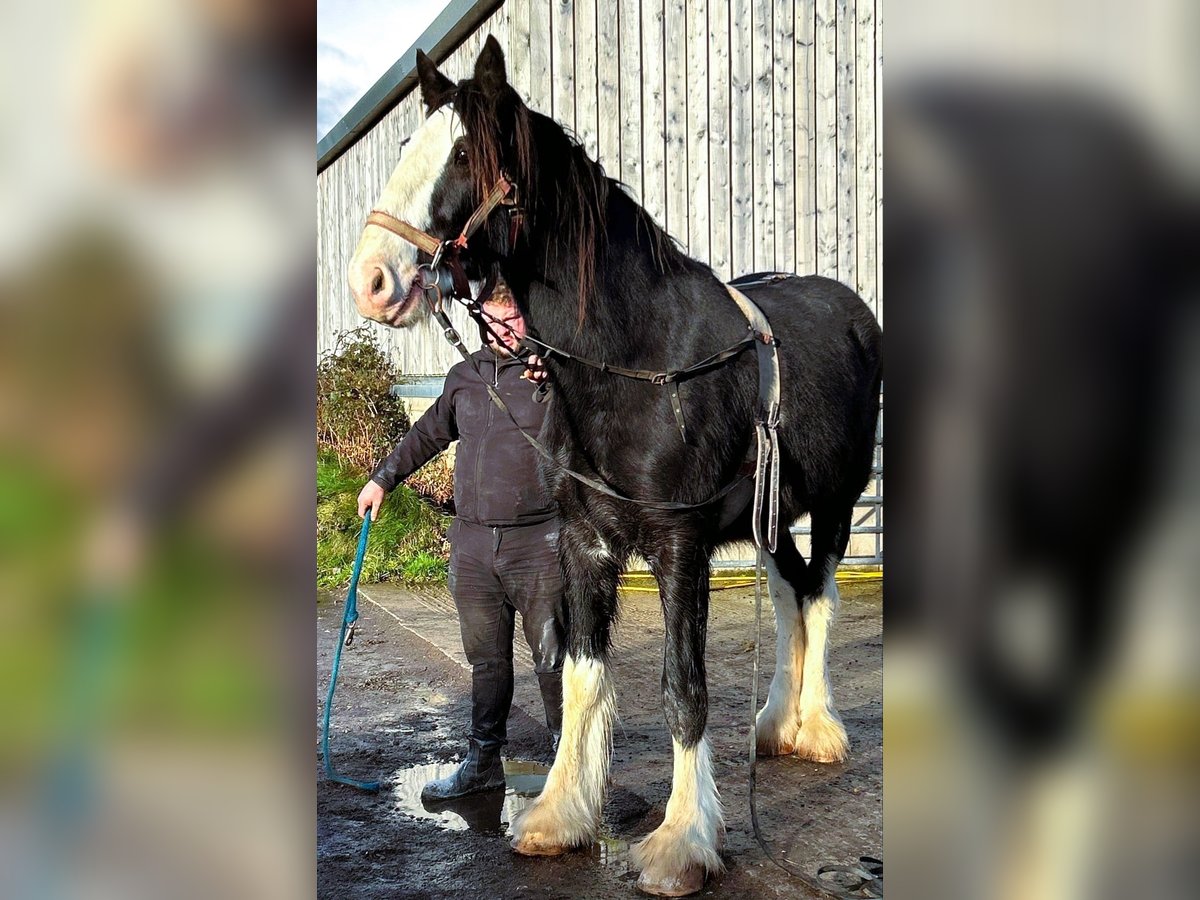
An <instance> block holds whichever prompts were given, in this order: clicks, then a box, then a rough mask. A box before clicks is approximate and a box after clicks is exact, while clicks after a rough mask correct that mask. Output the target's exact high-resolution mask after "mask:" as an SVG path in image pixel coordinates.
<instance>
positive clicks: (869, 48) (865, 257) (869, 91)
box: [854, 0, 878, 310]
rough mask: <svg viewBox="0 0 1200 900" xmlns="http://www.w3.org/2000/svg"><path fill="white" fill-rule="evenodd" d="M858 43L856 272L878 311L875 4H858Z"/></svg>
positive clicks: (861, 0) (868, 1) (861, 288)
mask: <svg viewBox="0 0 1200 900" xmlns="http://www.w3.org/2000/svg"><path fill="white" fill-rule="evenodd" d="M855 13H856V15H857V25H856V31H857V35H858V39H857V41H856V42H855V49H856V51H857V59H856V61H855V79H854V82H855V83H854V87H855V101H854V107H855V111H856V112H855V123H854V124H855V128H856V131H857V133H856V135H855V138H854V144H855V152H856V153H857V179H856V180H857V185H856V188H855V190H856V194H855V202H856V204H857V212H856V214H855V221H856V223H857V230H858V234H857V235H856V240H855V248H856V251H857V253H858V261H857V265H856V271H857V273H858V285H859V293H860V294H862V297H863V299H864V300H866V301H867V304H868V305H869V306H870V307H871V309H872V310H874V309H875V298H876V296H877V294H878V285H877V284H876V282H875V240H876V235H875V229H876V227H877V223H876V221H875V127H876V123H875V0H858V3H857V6H856V9H855Z"/></svg>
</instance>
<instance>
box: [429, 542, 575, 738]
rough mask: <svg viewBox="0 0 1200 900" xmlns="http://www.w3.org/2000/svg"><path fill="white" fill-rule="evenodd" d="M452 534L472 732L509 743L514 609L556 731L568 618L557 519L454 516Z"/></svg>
mask: <svg viewBox="0 0 1200 900" xmlns="http://www.w3.org/2000/svg"><path fill="white" fill-rule="evenodd" d="M450 540H451V550H450V578H449V584H450V593H451V594H452V595H453V596H454V604H455V606H456V607H457V608H458V621H459V626H460V628H461V630H462V642H463V650H464V651H465V652H466V654H467V661H468V662H470V664H471V669H472V673H471V675H472V677H471V737H472V738H473V739H474V740H476V741H478V742H479V743H481V744H483V745H485V746H493V747H498V746H502V745H503V744H504V743H505V742H506V741H507V737H508V713H509V709H510V708H511V707H512V695H513V633H514V629H515V616H516V613H518V612H519V613H520V614H521V621H522V625H523V627H524V631H525V640H526V642H527V643H528V644H529V649H530V650H531V651H533V666H534V671H535V672H536V673H537V676H538V686H539V688H540V689H541V693H542V702H543V704H544V705H545V707H546V724H547V725H548V726H549V728H550V730H551V731H554V732H556V733H557V732H559V731H561V730H562V665H563V657H564V653H565V634H564V624H565V620H564V613H563V609H564V607H563V584H562V574H561V571H560V569H559V564H558V520H557V519H551V520H550V521H548V522H543V523H541V524H538V525H506V526H494V527H493V526H486V525H473V524H471V523H469V522H463V521H461V520H457V519H456V520H455V522H454V524H453V525H452V526H451V529H450Z"/></svg>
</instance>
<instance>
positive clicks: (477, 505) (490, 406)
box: [475, 361, 500, 522]
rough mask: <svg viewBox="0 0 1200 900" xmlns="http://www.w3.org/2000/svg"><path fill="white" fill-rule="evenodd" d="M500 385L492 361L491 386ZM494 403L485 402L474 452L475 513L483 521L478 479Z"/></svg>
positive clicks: (490, 431)
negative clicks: (481, 432)
mask: <svg viewBox="0 0 1200 900" xmlns="http://www.w3.org/2000/svg"><path fill="white" fill-rule="evenodd" d="M499 386H500V367H499V366H498V365H496V363H495V361H493V362H492V387H494V388H497V389H499ZM495 408H496V404H495V403H493V402H492V400H491V398H490V397H489V398H488V402H487V422H486V423H485V424H484V426H483V437H482V439H481V440H480V441H479V450H478V452H477V453H476V454H475V515H477V516H478V517H479V521H481V522H482V521H485V517H484V515H483V491H482V490H481V489H480V485H481V484H482V483H483V482H482V481H481V480H480V479H481V478H482V477H483V450H484V445H485V444H486V442H487V441H488V440H489V439H490V438H491V436H492V412H493V410H495Z"/></svg>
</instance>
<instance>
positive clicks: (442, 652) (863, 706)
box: [317, 582, 883, 900]
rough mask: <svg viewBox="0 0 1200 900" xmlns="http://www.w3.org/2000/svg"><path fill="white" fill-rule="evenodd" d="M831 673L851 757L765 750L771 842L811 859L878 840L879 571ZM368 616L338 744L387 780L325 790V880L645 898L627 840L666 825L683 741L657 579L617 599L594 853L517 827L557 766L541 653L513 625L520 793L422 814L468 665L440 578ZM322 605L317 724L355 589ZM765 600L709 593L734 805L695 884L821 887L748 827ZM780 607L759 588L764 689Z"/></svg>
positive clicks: (733, 892) (718, 709) (460, 893)
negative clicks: (536, 670) (754, 675)
mask: <svg viewBox="0 0 1200 900" xmlns="http://www.w3.org/2000/svg"><path fill="white" fill-rule="evenodd" d="M841 593H842V601H843V602H842V611H841V615H840V617H839V620H838V623H837V625H836V626H835V627H834V629H833V632H832V650H831V653H830V677H831V681H832V684H833V690H834V695H835V697H836V698H837V702H838V707H839V709H840V710H841V713H842V718H843V720H844V721H845V723H846V728H847V731H848V732H849V734H850V743H851V750H850V758H849V759H848V760H847V762H846V763H844V764H840V765H833V766H828V765H818V764H816V763H809V762H805V761H802V760H798V759H795V758H792V757H782V758H777V759H768V760H760V761H759V765H758V788H757V802H758V816H759V822H760V825H761V827H762V831H763V833H764V835H765V836H766V838H767V840H768V842H769V846H770V847H771V848H772V852H773V853H775V854H776V855H777V856H778V857H779V858H780V859H782V860H784V861H787V862H788V863H789V864H790V865H793V866H795V867H797V868H799V869H801V870H803V871H806V872H808V873H810V874H811V873H814V872H815V871H816V869H817V867H818V866H820V865H824V864H827V863H833V864H847V863H851V862H854V861H855V860H856V859H857V858H858V857H859V856H863V855H870V856H881V855H882V850H883V830H882V819H883V806H882V798H883V762H882V750H883V717H882V712H883V704H882V701H883V643H882V591H881V588H880V585H879V582H865V583H862V582H860V583H848V584H843V585H842V587H841ZM359 612H360V614H361V615H362V618H361V619H360V620H359V626H360V627H359V631H358V634H357V637H356V639H355V641H354V644H353V645H352V646H351V647H350V648H349V649H347V650H346V651H344V652H343V654H342V669H341V676H340V678H339V681H338V686H337V694H336V697H335V700H334V710H333V724H332V727H331V734H330V748H331V755H332V758H333V762H334V766H335V768H336V769H337V770H338V771H339V772H340V773H342V774H344V775H348V776H351V777H354V778H360V779H379V780H382V781H383V787H382V789H381V790H380V792H379V793H378V794H367V793H362V792H360V791H357V790H355V789H354V788H351V787H347V786H344V785H341V784H337V783H334V782H330V781H327V780H325V779H324V777H323V775H322V774H320V772H321V768H320V756H319V752H320V748H319V737H318V740H317V750H318V773H319V774H318V779H319V782H318V785H317V881H318V893H319V895H320V896H321V897H327V898H338V900H341V898H355V897H362V898H368V897H369V898H384V897H406V898H434V897H439V898H440V897H447V898H449V897H468V898H492V897H505V898H508V897H547V898H572V900H574V898H597V900H607V898H632V897H635V896H639V895H638V894H637V891H636V890H635V888H634V883H635V881H636V879H637V873H636V872H635V871H633V870H632V869H631V867H630V865H629V861H628V847H629V842H631V841H636V840H638V839H640V838H641V837H643V836H644V835H645V834H647V833H648V832H649V831H651V830H652V829H653V828H655V827H656V826H657V825H658V824H659V823H660V822H661V821H662V816H663V809H664V807H665V805H666V801H667V797H668V795H669V793H670V787H671V740H670V735H669V734H668V732H667V729H666V725H665V723H664V722H663V717H662V713H661V711H660V708H659V699H660V698H659V679H660V675H661V665H662V613H661V611H660V607H659V602H658V597H657V595H656V594H654V593H649V592H637V593H628V594H626V595H624V596H623V599H622V612H621V621H620V624H619V626H618V627H617V629H616V632H615V649H614V653H613V657H612V665H613V670H614V675H615V678H616V686H617V702H618V709H619V715H620V719H619V721H618V723H617V726H616V728H615V731H614V739H613V763H612V770H611V779H610V786H609V792H608V800H607V802H606V804H605V809H604V833H603V834H602V835H601V837H600V839H599V840H598V841H597V843H596V844H595V845H594V846H593V847H592V848H591V849H590V850H587V851H580V852H577V853H573V854H568V855H566V856H561V857H557V858H552V859H531V858H525V857H521V856H518V855H516V854H514V853H513V852H512V851H511V850H510V849H509V846H508V838H507V837H506V832H507V827H508V822H509V821H510V820H511V818H512V817H513V815H515V814H516V812H517V811H519V810H520V809H521V808H522V806H524V805H525V804H528V803H529V802H531V801H532V799H533V798H534V797H536V796H537V793H538V791H539V790H540V788H541V785H542V782H543V780H544V776H545V772H546V770H547V768H548V767H549V764H550V763H551V761H552V749H551V744H550V736H549V732H548V731H547V730H546V728H545V726H544V724H543V723H542V720H541V699H540V695H539V693H538V690H537V683H536V679H535V677H534V674H533V666H532V662H531V660H530V657H529V651H528V648H526V647H525V646H523V642H522V640H521V637H520V635H521V631H520V627H519V625H518V628H517V635H518V638H517V647H516V658H517V662H516V670H517V672H516V677H517V685H516V692H515V696H514V700H513V711H512V715H511V718H510V720H509V745H508V747H507V748H506V763H505V774H506V780H507V782H508V789H507V791H506V792H505V793H504V794H501V793H500V792H498V791H497V792H494V793H492V794H490V795H485V796H483V797H482V798H478V797H477V798H474V799H472V800H469V801H465V802H459V803H456V804H452V805H451V806H449V807H443V808H437V809H432V810H427V809H425V808H424V807H423V806H422V805H421V801H420V791H421V787H422V785H424V783H425V782H426V781H428V780H429V779H431V778H437V777H441V776H442V775H445V774H446V773H448V772H449V771H451V770H452V768H453V766H454V764H455V763H456V762H457V761H458V760H459V759H460V758H461V754H462V753H463V752H464V751H465V749H466V735H467V732H468V723H469V711H470V703H469V698H470V684H471V682H470V673H469V670H468V669H467V666H466V660H465V658H464V657H463V655H462V648H461V646H460V644H459V634H458V622H457V618H456V617H455V614H454V607H453V604H452V602H451V601H450V598H449V596H448V595H447V594H446V592H445V590H444V589H423V590H419V591H411V590H406V589H403V588H398V587H395V586H392V585H373V586H368V587H367V588H365V589H360V591H359ZM317 616H318V629H317V635H318V646H317V666H318V674H319V678H318V694H319V696H318V702H317V720H318V725H319V722H320V716H321V714H322V713H323V704H324V698H325V692H326V691H327V690H328V679H329V671H330V668H331V666H332V659H333V647H334V641H335V640H336V639H337V635H338V629H339V626H340V624H341V616H342V604H341V602H340V597H338V598H332V597H329V598H323V599H322V601H321V602H319V603H318V605H317ZM753 637H754V597H753V591H752V590H747V589H734V590H723V591H718V592H715V593H714V594H713V601H712V605H711V616H710V626H709V638H708V653H707V661H708V674H709V732H708V733H709V738H710V740H711V741H712V746H713V757H714V770H715V775H716V779H717V786H718V788H719V790H720V792H721V797H722V800H723V802H724V806H725V814H726V825H727V834H726V841H725V851H724V860H725V865H726V867H727V871H726V872H725V874H724V875H722V876H720V877H718V878H714V879H711V880H710V881H709V883H708V884H707V885H706V886H705V888H704V890H703V892H702V893H701V894H699V895H698V896H716V897H751V896H753V897H809V896H819V895H817V894H815V893H814V892H812V891H811V890H810V889H809V888H808V887H806V886H805V885H803V884H802V883H800V882H798V881H797V880H796V879H794V878H792V877H791V876H790V875H788V874H787V873H786V872H784V871H783V870H781V869H779V868H777V867H776V866H775V865H773V864H772V863H771V862H769V861H768V860H767V859H766V858H765V856H764V855H763V853H762V850H761V849H760V848H759V846H758V845H757V843H756V842H755V840H754V836H753V833H752V831H751V826H750V807H749V795H748V785H749V782H748V774H749V765H748V760H747V744H748V735H749V718H750V706H749V703H750V699H749V698H750V675H751V670H752V658H753V653H752V650H753ZM774 644H775V641H774V621H773V617H772V613H771V609H770V603H769V601H765V600H764V618H763V638H762V646H763V648H764V653H763V655H762V658H761V662H760V667H761V672H762V676H761V677H762V681H761V684H760V688H759V696H760V698H764V697H765V695H766V687H767V685H768V684H769V683H770V676H771V672H772V669H773V666H774V652H773V651H774Z"/></svg>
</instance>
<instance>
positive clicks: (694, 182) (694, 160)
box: [687, 0, 711, 262]
mask: <svg viewBox="0 0 1200 900" xmlns="http://www.w3.org/2000/svg"><path fill="white" fill-rule="evenodd" d="M687 133H688V142H687V171H688V184H687V194H688V199H689V201H690V204H691V206H690V212H689V216H688V247H689V248H690V252H691V255H692V256H694V257H696V258H697V259H700V260H703V261H704V262H708V261H709V254H710V252H711V251H710V248H709V236H708V216H709V196H708V2H707V0H688V3H687Z"/></svg>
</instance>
